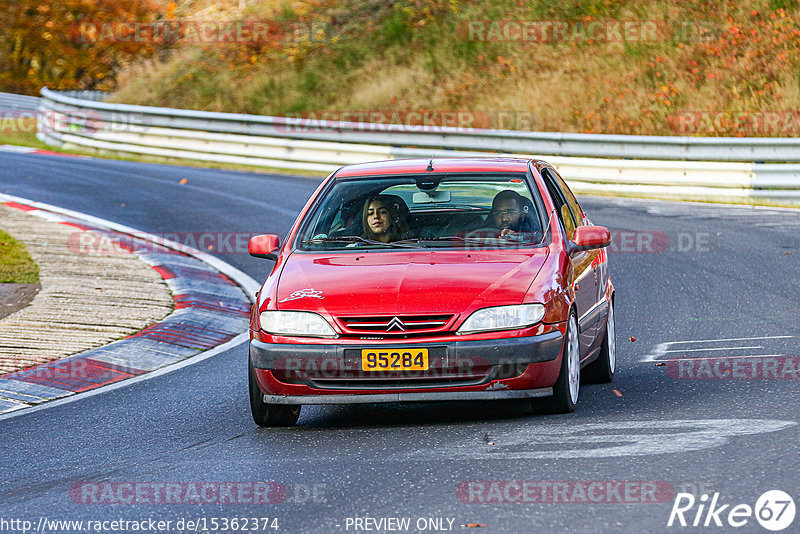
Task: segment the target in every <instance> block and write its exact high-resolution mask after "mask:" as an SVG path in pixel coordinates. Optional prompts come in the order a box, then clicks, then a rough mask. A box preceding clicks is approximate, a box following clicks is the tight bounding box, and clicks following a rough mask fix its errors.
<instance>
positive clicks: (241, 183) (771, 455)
mask: <svg viewBox="0 0 800 534" xmlns="http://www.w3.org/2000/svg"><path fill="white" fill-rule="evenodd" d="M0 159H2V165H0V191H2V192H4V193H9V194H12V195H17V196H20V197H25V198H28V199H32V200H38V201H42V202H46V203H50V204H54V205H57V206H62V207H65V208H69V209H73V210H77V211H81V212H85V213H88V214H91V215H95V216H98V217H102V218H106V219H110V220H113V221H116V222H119V223H122V224H125V225H128V226H131V227H134V228H137V229H141V230H145V231H148V232H153V233H174V232H195V231H214V232H248V233H249V232H265V231H270V232H275V233H280V234H283V233H285V232H286V231H287V230H288V229H289V227H290V225H291V223H292V221H293V220H294V217H295V214H296V213H297V211H298V210H299V209H300V208H301V207H302V205H303V204H304V202H305V201H306V199H307V198H308V197H309V195H310V194H311V192H312V191H313V190H314V188H315V187H316V185H317V184H318V183H319V182H318V180H316V179H311V178H304V177H293V176H280V175H264V174H256V173H245V172H229V171H218V170H209V169H196V168H182V167H172V166H164V165H151V164H138V163H128V162H118V161H103V160H93V159H79V158H67V157H50V156H42V155H21V154H10V153H2V154H0ZM183 179H186V180H187V182H186V183H185V184H183V185H181V184H180V181H181V180H183ZM582 200H583V206H584V209H585V210H586V212H587V213H588V215H589V216H590V217H591V218H592V220H593V221H594V222H595V223H597V224H602V225H606V226H608V227H609V228H611V229H612V230H613V231H614V232H615V246H616V247H617V250H616V251H613V252H612V253H611V254H610V262H611V269H612V276H613V277H614V281H615V285H616V287H617V291H618V292H617V330H618V333H617V342H618V349H619V350H618V352H619V354H618V358H619V370H618V375H617V378H616V380H615V382H614V383H613V384H611V385H595V386H586V387H585V388H583V389H582V392H581V400H580V403H579V406H578V410H577V412H576V413H574V414H571V415H562V416H527V415H524V414H523V413H522V412H521V410H520V409H519V406H517V405H516V404H514V403H492V402H486V403H470V404H467V403H455V404H449V403H441V404H419V405H415V404H410V405H399V406H398V405H388V404H387V405H356V406H331V407H310V408H309V407H305V408H304V411H303V415H302V416H301V418H300V421H299V424H298V426H297V427H295V428H288V429H260V428H257V427H256V426H255V425H254V424H253V422H252V420H251V418H250V414H249V406H248V401H247V380H246V359H247V350H246V345H240V346H238V347H236V348H235V349H232V350H229V351H227V352H225V353H222V354H219V355H217V356H215V357H213V358H210V359H208V360H205V361H202V362H200V363H198V364H196V365H192V366H189V367H187V368H185V369H181V370H179V371H176V372H173V373H170V374H167V375H164V376H159V377H156V378H153V379H152V380H147V381H144V382H141V383H137V384H133V385H131V386H128V387H123V388H120V389H117V390H115V391H112V392H109V393H105V394H101V395H96V396H93V397H88V398H85V399H82V400H80V401H76V402H72V403H69V404H65V405H61V406H54V407H52V408H49V409H44V410H41V411H38V412H35V413H30V414H23V415H20V416H17V417H13V418H10V419H5V420H0V436H1V437H0V442H1V443H2V449H0V450H2V452H1V453H0V526H2V520H7V521H8V520H28V521H32V522H33V525H34V526H37V525H38V524H39V521H40V518H42V517H44V518H46V519H47V520H48V521H49V520H84V521H89V520H103V519H105V520H113V519H123V520H134V519H135V520H142V519H147V518H152V519H154V520H162V521H167V520H169V521H172V522H173V523H171V525H170V528H169V531H172V532H175V531H177V530H178V527H177V526H176V525H177V523H176V522H177V521H178V520H179V519H181V518H184V519H185V520H197V519H200V518H204V519H205V521H206V525H205V526H206V527H208V528H209V529H210V528H211V527H212V526H213V525H212V523H211V520H212V518H219V519H218V520H217V521H218V523H217V524H218V525H219V526H220V527H221V526H222V523H221V522H220V521H221V518H228V519H230V518H233V517H248V518H265V517H268V518H270V525H272V523H271V521H272V518H277V519H278V525H279V527H280V530H278V531H279V532H281V531H282V532H340V531H342V532H344V531H349V532H354V531H364V530H356V528H355V527H357V526H361V527H364V528H366V527H370V528H372V529H373V530H384V531H385V530H388V528H390V527H392V526H393V523H380V524H377V523H371V522H364V521H362V522H360V523H358V522H356V521H355V519H354V518H360V519H363V518H366V517H370V518H374V519H375V520H376V521H379V520H381V519H385V518H389V517H398V518H409V519H410V526H411V530H414V531H416V530H417V529H419V530H425V529H426V530H427V531H435V530H436V528H438V529H440V530H447V529H451V530H453V531H461V530H467V529H468V528H469V527H468V526H462V525H470V524H472V526H474V525H475V524H479V525H485V526H486V527H485V528H478V529H477V530H478V531H483V532H533V531H535V530H540V529H541V530H542V531H547V532H588V531H592V532H595V531H600V532H605V531H612V530H613V531H615V532H644V531H646V532H667V531H670V530H674V529H675V528H677V527H675V526H673V527H672V528H668V527H667V522H668V520H669V518H670V515H671V510H672V508H673V502H674V499H675V493H677V492H681V491H683V492H689V493H692V492H694V493H695V494H696V495H697V497H698V499H699V498H700V496H701V494H703V493H705V494H707V495H713V494H714V493H716V492H718V493H719V496H718V507H719V505H724V504H728V505H731V506H729V507H728V508H727V509H726V510H724V511H723V512H722V514H720V515H719V516H718V517H719V518H720V520H721V521H722V522H723V524H724V525H725V526H724V528H717V530H719V531H727V530H730V529H731V527H730V526H728V525H727V523H726V521H727V514H728V511H729V510H730V508H731V507H732V505H736V504H740V503H743V504H748V505H750V506H754V505H755V504H756V500H757V499H758V497H759V496H760V495H761V494H762V493H764V492H765V491H767V490H772V489H780V490H783V491H785V492H787V493H788V494H789V495H790V496H792V497H793V498H794V499H795V500H796V499H798V498H800V483H798V481H797V478H796V474H797V472H798V471H800V458H799V457H798V454H797V443H798V441H800V426H798V425H797V422H798V421H800V415H799V414H798V406H800V398H798V397H799V396H798V387H797V384H798V382H797V379H798V378H800V369H798V365H800V364H799V363H798V362H800V358H798V359H795V360H793V359H791V357H798V356H800V350H798V349H797V343H798V341H800V321H799V320H798V314H797V304H798V297H800V262H798V259H800V237H799V236H800V212H797V211H790V210H765V209H752V208H744V207H741V208H737V207H726V206H714V205H700V204H680V203H670V202H658V201H645V200H623V199H601V198H584V199H582ZM220 257H221V258H222V259H224V260H225V261H228V262H229V263H231V264H233V265H234V266H235V267H237V268H239V269H241V270H243V271H244V272H246V273H248V274H249V275H250V276H252V277H253V278H255V279H256V280H258V281H262V280H263V279H264V277H265V276H266V273H267V269H268V268H269V267H270V266H271V264H269V263H268V262H265V261H263V260H256V259H253V258H250V257H249V256H247V255H246V254H226V255H221V256H220ZM632 337H633V338H635V341H631V338H632ZM54 342H57V340H54ZM677 342H680V343H677ZM735 356H738V357H740V358H741V359H740V360H738V362H739V363H736V364H735V365H734V362H733V361H732V360H731V358H732V357H735ZM674 358H680V359H684V361H683V362H680V363H675V362H667V361H666V360H671V359H674ZM686 358H704V359H702V360H701V359H695V360H685V359H686ZM708 358H723V359H722V360H719V359H717V360H713V359H712V360H709V359H708ZM752 362H756V363H755V364H752V365H751V363H752ZM663 363H665V364H666V365H660V364H663ZM715 365H716V367H715ZM792 365H793V366H794V367H792ZM753 373H755V378H753V377H752V376H751V375H753ZM733 375H736V376H735V377H734V376H733ZM698 376H699V377H701V378H697V377H698ZM764 376H767V377H768V378H763V377H764ZM615 390H616V391H615ZM261 481H274V482H277V483H278V484H280V485H282V488H284V489H285V491H286V494H285V498H284V496H283V494H280V495H279V497H278V498H277V499H276V500H278V501H280V502H278V503H272V504H241V503H222V504H220V503H217V502H212V503H206V504H191V503H189V504H187V503H186V502H185V501H184V502H183V503H180V504H163V502H162V503H161V504H144V503H140V504H115V505H110V504H108V503H109V502H111V501H114V500H115V499H118V498H121V499H122V500H124V499H126V498H127V497H126V496H127V495H129V493H125V492H120V491H118V492H117V494H115V495H112V494H110V493H109V494H106V495H105V497H104V500H103V499H101V500H103V502H101V503H93V502H92V496H93V495H94V496H95V497H96V496H97V495H101V496H102V492H103V491H107V490H108V488H116V489H117V490H119V488H120V487H121V486H120V483H130V484H133V485H134V486H129V487H128V486H126V487H125V488H126V490H125V491H131V490H130V489H129V488H134V487H138V488H140V489H141V488H145V489H147V488H150V489H152V488H153V487H154V486H153V485H152V484H159V483H166V482H170V483H181V484H183V485H182V486H181V488H184V489H186V488H188V487H189V486H190V485H191V483H197V484H201V483H203V482H236V483H242V485H241V487H242V488H244V490H243V493H242V494H240V498H241V499H243V500H244V501H247V500H248V494H247V493H246V492H247V487H253V484H250V486H248V484H249V483H254V482H261ZM493 481H494V482H496V483H493ZM514 481H516V482H514ZM523 481H524V482H527V484H522V482H523ZM537 483H538V484H537ZM552 483H563V484H556V485H555V486H554V485H553V484H552ZM80 484H84V486H81V485H80ZM148 484H149V485H148ZM87 487H88V488H90V489H93V490H97V491H99V492H100V493H94V494H92V493H91V492H89V493H86V492H84V493H81V492H82V490H84V489H85V488H87ZM215 487H216V488H217V489H218V491H221V490H219V488H220V486H219V485H217V486H215ZM104 488H105V490H104ZM70 489H72V490H73V491H72V493H70ZM523 489H524V490H525V493H524V494H523ZM142 491H145V490H142ZM153 491H155V490H153ZM187 491H188V490H187ZM626 492H627V493H626ZM217 497H219V495H218V496H217ZM249 498H252V496H249ZM210 500H212V501H214V500H215V498H214V496H213V495H212V496H211V498H210ZM542 500H544V501H545V502H541V501H542ZM481 501H489V502H488V503H487V502H481ZM498 501H503V502H498ZM520 501H525V502H520ZM564 501H569V502H564ZM642 501H644V502H642ZM653 501H656V502H653ZM687 502H688V497H687V498H685V499H684V501H683V504H686V503H687ZM698 504H699V501H698ZM697 509H698V506H697V505H695V506H694V507H693V508H691V510H687V511H686V512H685V518H686V520H687V521H688V522H690V523H691V521H694V518H695V513H696V512H697ZM348 518H349V519H348ZM437 518H441V519H442V520H441V521H440V522H437V521H436V519H437ZM429 519H430V521H429ZM419 520H421V522H419V523H418V521H419ZM705 520H706V516H705V514H703V515H702V517H701V519H700V524H701V525H702V522H703V521H705ZM675 521H676V522H677V519H675ZM709 521H710V524H711V525H713V524H714V518H709ZM44 524H45V525H46V524H47V523H44ZM798 524H800V518H799V519H796V520H795V522H794V525H793V526H792V527H790V528H789V529H787V530H786V531H787V532H789V531H791V530H792V529H796V528H797V525H798ZM261 526H264V525H263V523H262V524H260V525H259V529H260V527H261ZM709 528H711V529H712V530H714V528H713V527H709ZM184 529H185V530H186V528H185V525H184ZM700 529H703V527H702V526H700V527H697V528H693V529H690V530H692V531H694V530H700ZM6 530H8V529H6ZM43 530H46V529H45V528H44V527H43ZM117 530H119V527H118V528H117ZM192 530H194V528H192ZM199 530H202V528H201V529H199ZM233 530H234V529H231V528H230V525H229V528H228V531H233ZM267 530H269V531H270V532H274V531H275V530H272V529H267ZM703 530H707V529H703ZM738 530H740V531H746V532H759V531H763V529H762V528H761V526H759V524H758V523H757V521H756V519H755V518H753V517H750V518H749V522H748V523H747V525H746V526H745V528H743V529H738ZM47 531H48V532H52V531H70V532H74V531H75V530H67V529H65V528H63V527H62V529H61V530H59V529H58V528H54V527H53V526H50V529H49V530H47ZM238 531H252V530H249V526H247V527H246V529H242V526H241V525H239V526H238ZM795 531H796V530H795Z"/></svg>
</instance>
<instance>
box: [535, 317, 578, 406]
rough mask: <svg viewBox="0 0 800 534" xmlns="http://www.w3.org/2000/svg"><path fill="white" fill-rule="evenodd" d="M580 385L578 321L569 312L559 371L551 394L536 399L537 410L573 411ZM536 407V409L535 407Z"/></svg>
mask: <svg viewBox="0 0 800 534" xmlns="http://www.w3.org/2000/svg"><path fill="white" fill-rule="evenodd" d="M580 387H581V356H580V347H579V345H578V321H577V320H576V319H575V313H574V312H573V313H570V314H569V319H568V320H567V331H566V333H565V334H564V352H563V353H562V355H561V371H560V372H559V374H558V380H556V383H555V385H554V386H553V396H552V397H549V398H546V399H541V400H540V401H538V404H540V405H539V406H538V407H534V410H535V411H537V412H544V413H570V412H573V411H575V404H577V402H578V395H579V394H580ZM537 408H538V409H537Z"/></svg>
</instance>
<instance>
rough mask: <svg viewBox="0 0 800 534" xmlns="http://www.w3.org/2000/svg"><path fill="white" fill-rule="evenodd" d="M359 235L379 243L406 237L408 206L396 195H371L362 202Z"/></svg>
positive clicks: (407, 233)
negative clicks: (362, 208)
mask: <svg viewBox="0 0 800 534" xmlns="http://www.w3.org/2000/svg"><path fill="white" fill-rule="evenodd" d="M361 222H362V227H363V228H364V231H363V234H362V236H361V237H363V238H364V239H370V240H372V241H380V242H381V243H389V242H391V241H399V240H401V239H408V238H409V237H410V234H411V228H410V227H409V225H408V206H406V203H405V202H404V201H403V199H401V198H400V197H398V196H396V195H373V196H371V197H369V198H368V199H367V200H366V202H364V210H363V212H362V215H361Z"/></svg>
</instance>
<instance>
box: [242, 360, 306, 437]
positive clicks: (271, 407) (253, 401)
mask: <svg viewBox="0 0 800 534" xmlns="http://www.w3.org/2000/svg"><path fill="white" fill-rule="evenodd" d="M249 359H250V358H248V360H249ZM247 374H248V377H249V382H250V411H251V413H252V414H253V421H255V422H256V424H257V425H258V426H292V425H294V424H295V423H296V422H297V419H298V418H299V417H300V405H299V404H297V405H291V404H289V405H286V404H269V403H267V402H264V394H263V393H262V392H261V388H259V387H258V382H257V381H256V371H255V369H254V368H253V362H248V373H247Z"/></svg>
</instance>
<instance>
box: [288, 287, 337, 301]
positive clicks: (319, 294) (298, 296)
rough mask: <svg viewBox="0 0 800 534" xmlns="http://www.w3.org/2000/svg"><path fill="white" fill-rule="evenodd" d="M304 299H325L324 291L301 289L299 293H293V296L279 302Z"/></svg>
mask: <svg viewBox="0 0 800 534" xmlns="http://www.w3.org/2000/svg"><path fill="white" fill-rule="evenodd" d="M303 297H314V298H315V299H324V298H325V297H323V296H322V291H317V290H316V289H312V288H310V287H309V288H306V289H301V290H299V291H295V292H293V293H292V294H291V295H289V296H288V297H286V298H285V299H283V300H279V301H278V302H287V301H290V300H297V299H301V298H303Z"/></svg>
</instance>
